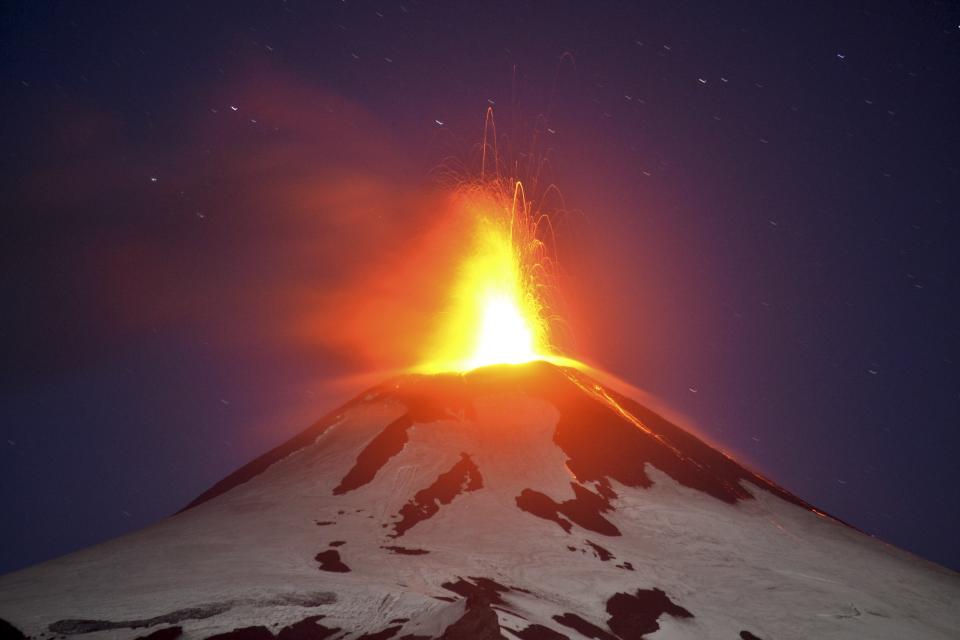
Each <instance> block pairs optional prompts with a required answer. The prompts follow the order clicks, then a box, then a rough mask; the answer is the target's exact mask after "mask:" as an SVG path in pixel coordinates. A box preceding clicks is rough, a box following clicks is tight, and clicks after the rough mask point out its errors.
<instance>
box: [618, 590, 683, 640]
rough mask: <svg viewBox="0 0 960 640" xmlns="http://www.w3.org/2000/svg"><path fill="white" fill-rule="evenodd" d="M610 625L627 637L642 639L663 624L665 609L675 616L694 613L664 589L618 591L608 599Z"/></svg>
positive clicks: (681, 616)
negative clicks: (658, 620) (673, 599)
mask: <svg viewBox="0 0 960 640" xmlns="http://www.w3.org/2000/svg"><path fill="white" fill-rule="evenodd" d="M607 613H609V614H610V618H609V619H608V620H607V626H609V627H610V629H611V630H612V631H613V632H614V633H615V634H617V636H619V637H620V638H622V639H623V640H641V639H642V638H643V636H644V635H646V634H648V633H653V632H654V631H656V630H657V629H659V628H660V625H659V624H657V619H658V618H659V617H660V616H661V615H663V614H664V613H666V614H669V615H671V616H673V617H675V618H692V617H693V614H692V613H690V612H689V611H687V610H686V609H684V608H683V607H681V606H679V605H676V604H674V603H673V602H672V601H671V600H670V598H668V597H667V594H665V593H664V592H663V591H661V590H660V589H638V590H637V592H636V593H635V594H633V595H630V594H628V593H615V594H614V595H613V596H611V597H610V599H609V600H607Z"/></svg>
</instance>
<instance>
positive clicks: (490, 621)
mask: <svg viewBox="0 0 960 640" xmlns="http://www.w3.org/2000/svg"><path fill="white" fill-rule="evenodd" d="M440 640H506V639H505V638H504V637H503V634H501V633H500V621H499V619H498V618H497V613H496V612H495V611H494V610H493V608H492V607H491V606H490V604H489V603H483V602H474V603H471V602H470V601H469V600H468V601H467V610H466V612H465V613H464V614H463V616H461V618H460V619H459V620H457V621H456V622H454V623H453V624H451V625H450V626H449V627H447V628H446V629H445V630H444V632H443V635H442V636H440Z"/></svg>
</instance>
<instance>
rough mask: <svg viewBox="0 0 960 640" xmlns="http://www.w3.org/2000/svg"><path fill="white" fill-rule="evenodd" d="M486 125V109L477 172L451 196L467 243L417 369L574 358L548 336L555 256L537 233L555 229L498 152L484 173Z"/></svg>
mask: <svg viewBox="0 0 960 640" xmlns="http://www.w3.org/2000/svg"><path fill="white" fill-rule="evenodd" d="M490 129H492V111H489V110H488V112H487V123H486V126H485V129H484V143H483V166H484V168H483V169H482V170H481V174H480V179H479V180H476V181H473V182H468V183H466V184H462V185H461V186H460V187H459V188H458V189H457V190H456V193H455V196H454V200H455V207H456V208H457V209H458V211H459V213H461V214H462V215H463V219H464V220H466V224H469V225H472V232H471V233H470V235H469V244H470V246H469V247H467V248H466V250H465V251H464V253H463V255H464V256H465V257H464V258H463V259H462V260H461V263H460V264H459V266H458V268H457V269H456V272H455V276H454V283H453V286H452V288H451V290H450V294H449V299H448V302H447V305H446V308H445V309H444V310H443V311H442V312H441V313H440V314H439V317H438V318H437V329H436V331H435V333H434V337H433V339H432V341H430V342H429V345H428V348H427V349H426V351H425V353H424V354H423V357H422V359H421V365H420V366H419V367H417V370H418V371H420V372H424V373H438V372H442V371H469V370H472V369H476V368H478V367H482V366H486V365H491V364H521V363H524V362H530V361H533V360H548V361H551V362H555V363H562V364H567V365H571V364H572V365H575V364H577V363H576V362H575V361H573V360H570V359H568V358H564V357H562V356H560V355H559V354H558V353H556V349H555V347H554V345H553V344H552V343H551V340H550V326H551V322H552V321H553V320H555V318H554V317H551V314H552V313H554V312H553V310H552V309H551V306H550V304H549V298H550V296H551V294H552V291H551V289H553V288H554V287H555V286H556V283H555V282H554V280H553V278H554V274H555V260H554V257H553V255H552V253H551V248H550V246H549V244H548V242H545V241H544V239H542V238H541V236H542V235H544V231H546V232H547V233H552V229H551V228H550V221H549V218H548V217H547V216H546V215H540V214H537V213H536V212H535V210H534V208H533V205H532V203H531V202H530V201H529V200H528V199H527V197H526V194H525V192H524V186H523V183H522V182H521V181H519V180H514V179H508V178H503V177H501V173H500V170H499V159H498V158H496V157H494V158H493V161H494V164H495V166H496V168H497V170H496V172H495V176H493V177H490V176H488V175H486V164H487V158H486V155H487V149H488V146H489V145H488V144H487V135H488V132H489V130H490ZM493 136H494V139H495V136H496V132H495V130H494V133H493ZM495 153H496V152H495V147H494V154H495Z"/></svg>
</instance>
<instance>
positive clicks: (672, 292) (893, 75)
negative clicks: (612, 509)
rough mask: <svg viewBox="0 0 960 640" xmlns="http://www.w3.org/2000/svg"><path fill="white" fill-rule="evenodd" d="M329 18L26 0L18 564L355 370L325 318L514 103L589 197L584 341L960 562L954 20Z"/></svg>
mask: <svg viewBox="0 0 960 640" xmlns="http://www.w3.org/2000/svg"><path fill="white" fill-rule="evenodd" d="M314 4H315V3H300V2H260V3H227V4H224V5H222V6H221V7H220V8H219V9H215V8H214V7H213V6H212V5H210V4H202V5H199V6H192V7H191V6H176V5H175V4H173V3H162V4H154V5H150V6H138V7H130V6H128V5H127V4H125V3H118V4H115V5H108V4H101V5H99V6H98V7H97V8H91V7H90V6H88V4H86V3H19V4H18V3H6V4H5V5H4V8H3V9H2V14H0V15H2V18H0V20H2V23H0V29H2V36H0V56H2V57H0V60H2V63H0V65H2V66H0V83H2V92H0V96H2V97H0V100H2V105H3V108H2V110H0V111H2V113H3V118H2V122H0V132H2V147H0V149H2V151H0V163H2V165H0V166H2V177H0V180H2V185H3V194H4V201H5V202H4V206H3V211H4V213H3V227H4V230H3V233H2V234H0V261H2V264H3V268H2V280H0V287H2V289H0V291H2V294H3V298H4V301H5V304H4V307H5V309H6V310H5V312H4V314H3V321H2V325H0V326H2V349H3V354H2V359H0V362H2V370H0V429H2V436H3V437H2V440H0V504H2V507H3V511H4V522H5V526H4V527H2V528H0V571H7V570H12V569H16V568H18V567H22V566H25V565H28V564H31V563H34V562H38V561H41V560H44V559H47V558H50V557H53V556H56V555H58V554H62V553H65V552H68V551H71V550H74V549H77V548H80V547H83V546H86V545H89V544H92V543H95V542H98V541H101V540H104V539H106V538H109V537H112V536H115V535H119V534H121V533H124V532H128V531H131V530H133V529H136V528H138V527H141V526H144V525H146V524H148V523H150V522H153V521H155V520H157V519H158V518H160V517H163V516H164V515H167V514H169V513H171V512H173V511H176V510H177V509H178V508H180V507H182V506H183V505H185V504H186V503H187V502H189V501H190V500H191V499H192V498H194V497H196V495H198V494H199V493H201V492H202V491H203V490H205V489H206V488H207V487H208V486H210V485H211V484H212V483H214V482H215V481H216V480H218V479H220V478H221V477H223V476H224V475H226V474H227V473H229V472H230V471H232V470H233V469H234V468H236V467H238V466H239V465H241V464H243V463H244V462H246V461H248V460H250V459H251V458H253V457H255V456H256V455H258V454H260V453H261V452H263V451H264V450H266V449H268V448H269V447H272V446H274V445H275V444H277V443H279V442H280V441H282V440H283V439H285V438H286V437H288V436H290V435H292V434H293V433H296V432H297V431H299V430H300V429H302V428H304V427H305V426H307V425H308V424H309V422H310V421H311V419H313V418H316V417H319V416H320V415H321V414H323V413H325V412H326V411H327V410H329V409H331V408H332V405H334V404H335V403H337V402H339V401H341V400H344V399H346V398H347V397H349V396H351V395H353V394H354V393H356V392H358V391H360V390H361V387H362V384H359V383H356V382H355V381H354V380H353V379H352V378H348V377H349V376H352V375H355V374H358V373H362V372H364V371H365V370H366V368H369V364H370V358H369V357H360V356H359V355H358V353H357V348H356V345H355V344H353V343H352V342H351V341H350V339H348V338H343V339H340V338H341V337H340V336H338V337H337V339H331V338H330V336H328V335H320V336H317V335H315V334H316V333H317V332H318V330H314V331H313V332H311V329H310V327H317V326H322V323H320V320H319V319H320V318H323V319H326V318H329V317H334V318H336V317H337V313H338V312H339V307H338V306H337V304H336V302H337V301H338V300H340V299H341V298H339V297H338V296H339V295H340V292H341V291H342V289H343V287H344V286H345V284H351V283H352V284H353V286H354V287H356V284H355V283H358V282H362V283H365V285H364V286H365V287H366V288H367V289H365V290H369V291H370V295H371V296H376V295H378V294H377V293H376V291H375V290H374V288H371V284H370V283H371V280H370V275H369V274H370V271H371V269H372V268H373V267H375V266H376V265H379V264H389V263H390V262H391V261H392V260H395V259H397V256H398V255H402V250H403V249H408V248H409V247H411V246H414V245H415V244H416V242H417V241H418V240H417V238H418V237H420V235H421V234H422V233H424V232H425V230H426V229H428V228H429V226H430V215H429V202H430V197H431V195H430V194H431V193H432V191H433V190H435V189H436V184H435V178H434V177H435V175H436V168H437V167H438V166H439V165H440V164H441V163H442V162H444V159H445V158H446V157H447V156H450V155H453V156H454V157H461V158H463V159H466V158H468V157H469V155H470V149H471V145H472V144H473V143H476V142H477V141H479V138H480V135H481V131H482V122H483V112H484V110H485V109H486V107H487V105H488V104H489V103H491V102H492V103H494V105H495V107H494V108H495V110H496V112H497V122H498V127H499V129H500V131H501V132H505V133H506V135H507V140H508V142H509V146H510V147H511V149H510V151H509V152H508V155H510V157H512V158H523V157H525V156H524V154H525V153H526V152H534V153H536V154H540V155H543V154H545V153H546V152H547V151H549V153H548V154H547V155H548V157H549V159H550V171H549V174H550V178H551V179H552V180H553V181H554V182H556V184H557V185H558V186H559V187H560V189H561V191H562V192H563V194H564V197H565V199H566V203H567V205H568V207H570V208H572V209H576V210H579V212H580V213H579V214H568V215H566V216H565V217H564V216H561V217H560V218H562V219H558V222H560V224H558V227H559V228H560V238H559V240H558V243H559V246H558V251H559V252H560V257H561V260H562V261H563V264H564V267H565V269H566V271H567V274H568V279H567V281H566V282H565V283H564V286H565V287H566V290H565V294H566V296H567V297H568V298H569V299H570V307H571V309H570V314H571V323H572V325H573V327H574V330H575V337H576V343H577V352H576V353H575V355H580V356H581V357H585V358H589V359H590V360H591V361H593V362H596V363H598V364H599V365H601V366H603V367H604V368H605V369H607V370H609V371H611V372H613V373H616V374H618V375H620V376H621V377H622V378H624V379H626V380H629V381H630V382H632V383H634V384H636V385H637V386H640V387H643V388H645V389H649V390H650V391H651V392H653V393H654V394H656V395H658V396H659V397H661V398H663V399H664V401H665V402H666V403H667V404H669V405H670V406H672V407H674V408H675V409H677V410H679V411H681V412H683V413H685V414H686V415H688V416H690V417H691V418H692V419H693V420H694V421H695V422H696V423H697V424H698V425H699V428H700V429H701V430H702V431H703V433H705V434H706V435H708V436H709V437H710V438H712V439H714V440H715V441H716V442H718V443H720V444H721V445H722V446H724V447H725V448H728V449H730V450H731V451H733V452H735V453H736V454H738V455H740V456H742V457H743V458H744V459H746V460H747V461H749V462H750V463H752V464H754V465H756V466H757V467H758V468H759V469H760V470H762V471H763V472H764V473H766V474H767V475H769V476H770V477H772V478H773V479H775V480H776V481H777V482H779V483H780V484H782V485H783V486H785V487H787V488H788V489H789V490H791V491H793V492H794V493H796V494H797V495H799V496H801V497H802V498H804V499H805V500H808V501H809V502H811V503H813V504H815V505H817V506H819V507H821V508H823V509H824V510H826V511H828V512H831V513H833V514H835V515H837V516H839V517H840V518H842V519H844V520H846V521H848V522H850V523H851V524H854V525H855V526H857V527H859V528H861V529H863V530H864V531H867V532H868V533H871V534H874V535H877V536H878V537H880V538H883V539H885V540H888V541H890V542H892V543H894V544H896V545H898V546H902V547H904V548H906V549H909V550H911V551H913V552H915V553H917V554H919V555H922V556H924V557H927V558H930V559H932V560H934V561H937V562H940V563H942V564H945V565H947V566H951V567H953V568H960V551H958V548H957V545H956V539H957V537H958V527H960V497H958V487H960V465H958V464H957V463H956V460H957V452H958V446H960V434H958V426H960V374H958V366H960V337H958V327H960V311H958V309H960V291H958V284H957V275H958V264H960V262H958V258H957V255H958V253H960V239H958V231H960V229H958V227H960V224H958V219H960V176H958V173H960V158H958V149H960V120H958V118H957V116H956V114H957V113H960V10H958V9H957V7H956V5H953V4H949V3H935V2H911V3H908V2H902V3H895V2H887V3H876V2H862V3H846V4H845V5H844V6H843V7H838V6H836V3H786V2H783V3H781V2H757V3H737V4H736V5H735V6H719V3H711V2H670V3H667V2H648V3H622V4H621V3H595V2H591V3H582V4H576V3H573V4H561V3H552V2H551V3H546V2H545V3H502V4H500V3H491V2H487V3H433V2H412V1H409V2H407V1H404V2H382V3H367V2H345V3H341V2H336V3H320V4H321V5H322V6H314ZM564 54H568V55H564ZM535 131H538V132H539V135H538V137H537V142H536V143H533V142H531V140H532V139H533V132H535ZM374 272H375V270H374ZM410 306H411V307H416V306H417V301H415V300H411V301H410ZM314 319H318V320H317V321H316V322H314ZM393 321H394V318H386V319H384V318H380V319H379V324H377V323H372V324H371V326H375V327H377V328H378V331H380V332H381V333H380V335H382V336H386V334H388V333H393V332H394V331H393V329H394V328H396V331H395V332H396V333H398V335H407V334H406V333H404V330H405V329H404V327H406V326H407V324H409V323H411V322H412V323H415V322H416V316H415V315H414V317H413V319H412V320H411V319H409V318H405V319H404V320H403V321H402V322H401V320H399V319H397V320H396V325H397V326H395V324H394V322H393ZM404 323H406V324H404ZM305 326H306V327H307V329H304V327H305ZM320 333H322V332H320ZM350 338H351V339H355V336H352V337H350ZM393 339H394V340H395V338H393ZM389 340H390V339H389V338H387V337H384V341H389ZM368 342H374V343H375V342H377V337H376V336H374V337H371V338H369V340H368ZM365 355H369V354H365ZM345 378H347V379H346V381H344V379H345ZM332 381H335V382H336V383H335V384H334V383H332Z"/></svg>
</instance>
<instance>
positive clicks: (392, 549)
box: [380, 546, 430, 556]
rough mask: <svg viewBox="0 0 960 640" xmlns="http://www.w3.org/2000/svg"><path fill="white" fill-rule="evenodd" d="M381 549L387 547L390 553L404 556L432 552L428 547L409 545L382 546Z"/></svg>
mask: <svg viewBox="0 0 960 640" xmlns="http://www.w3.org/2000/svg"><path fill="white" fill-rule="evenodd" d="M380 548H381V549H386V550H387V551H389V552H390V553H396V554H398V555H402V556H422V555H426V554H428V553H430V552H429V551H427V550H426V549H409V548H407V547H397V546H392V547H380Z"/></svg>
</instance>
